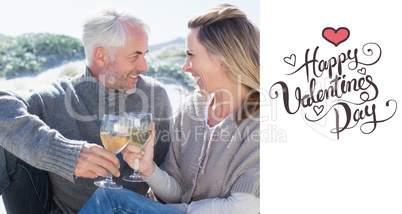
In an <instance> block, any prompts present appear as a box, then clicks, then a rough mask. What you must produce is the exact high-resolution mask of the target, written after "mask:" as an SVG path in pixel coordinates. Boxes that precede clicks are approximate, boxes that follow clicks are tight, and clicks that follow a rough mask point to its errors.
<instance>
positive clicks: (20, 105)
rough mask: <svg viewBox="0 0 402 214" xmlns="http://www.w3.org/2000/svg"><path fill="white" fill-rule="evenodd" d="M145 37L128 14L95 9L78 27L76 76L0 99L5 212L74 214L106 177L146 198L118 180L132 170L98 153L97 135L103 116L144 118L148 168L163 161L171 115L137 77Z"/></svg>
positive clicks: (138, 187) (137, 186) (158, 94)
mask: <svg viewBox="0 0 402 214" xmlns="http://www.w3.org/2000/svg"><path fill="white" fill-rule="evenodd" d="M148 31H149V28H148V26H147V25H146V24H145V23H144V22H143V21H142V20H141V19H139V18H138V17H136V16H135V15H133V14H132V13H131V12H129V11H126V10H123V9H119V8H106V9H102V10H99V11H97V12H96V13H94V14H93V15H92V16H90V17H89V18H88V19H87V20H86V21H85V22H84V25H83V44H84V47H85V53H86V58H87V68H86V70H85V71H83V74H82V75H79V76H77V77H75V78H71V79H66V78H64V79H61V80H58V81H56V82H54V83H53V84H52V85H49V86H45V87H43V88H41V89H37V90H34V91H30V92H27V93H22V94H18V95H16V94H13V93H11V92H0V129H1V131H0V193H2V196H3V201H4V204H5V207H6V209H7V211H8V212H10V213H29V212H32V213H76V212H78V211H79V209H81V207H82V206H83V205H84V204H85V203H86V201H87V200H88V199H89V198H90V196H91V195H92V194H93V192H94V191H95V190H96V189H97V188H98V187H97V186H95V185H94V183H93V182H94V181H96V180H99V179H101V178H98V176H102V177H106V176H107V174H108V172H109V171H110V172H111V173H112V174H113V175H114V176H116V177H117V178H115V179H114V180H115V181H116V182H117V183H120V184H121V185H123V186H124V187H125V188H128V189H131V190H133V191H136V192H139V193H141V194H145V193H146V191H147V190H148V186H147V185H146V184H145V183H129V182H124V181H122V179H121V177H122V176H120V175H122V174H124V175H129V174H131V173H132V172H133V170H132V169H131V168H130V167H129V166H128V164H127V163H126V162H125V161H124V160H123V159H122V156H121V155H118V156H117V157H116V156H115V155H114V154H113V153H111V152H109V151H107V150H105V149H104V148H103V147H102V144H101V141H100V133H99V130H100V120H101V118H102V116H103V114H105V113H122V112H144V111H145V112H151V113H152V114H153V116H154V120H155V129H156V131H157V133H156V140H155V162H156V163H157V164H160V163H162V162H163V160H164V157H165V154H166V152H167V150H168V148H169V144H170V135H169V132H168V130H169V126H170V120H169V119H170V117H171V114H172V109H171V106H170V101H169V99H168V96H167V94H166V91H165V89H164V88H163V87H162V86H161V85H160V84H159V83H158V82H156V81H155V80H152V79H151V78H147V77H142V76H141V73H142V72H147V70H148V67H147V64H146V61H145V58H144V55H145V54H146V53H147V51H148ZM39 169H40V170H39ZM47 179H49V180H47ZM50 184H51V188H50Z"/></svg>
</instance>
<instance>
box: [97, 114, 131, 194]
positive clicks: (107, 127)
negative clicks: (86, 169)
mask: <svg viewBox="0 0 402 214" xmlns="http://www.w3.org/2000/svg"><path fill="white" fill-rule="evenodd" d="M128 131H129V126H128V120H127V118H126V117H125V116H123V115H113V114H105V115H104V116H103V120H102V124H101V128H100V136H101V140H102V144H103V146H104V147H105V148H106V149H107V150H109V151H111V152H113V153H114V154H115V155H117V154H119V153H120V152H121V151H122V150H123V149H124V148H125V147H126V146H127V143H128V138H129V135H128V134H129V132H128ZM94 183H95V185H97V186H99V187H103V188H107V189H121V188H122V187H123V186H122V185H118V184H116V183H115V182H114V181H113V178H112V174H111V173H110V172H109V175H108V176H107V177H106V178H105V180H101V181H95V182H94Z"/></svg>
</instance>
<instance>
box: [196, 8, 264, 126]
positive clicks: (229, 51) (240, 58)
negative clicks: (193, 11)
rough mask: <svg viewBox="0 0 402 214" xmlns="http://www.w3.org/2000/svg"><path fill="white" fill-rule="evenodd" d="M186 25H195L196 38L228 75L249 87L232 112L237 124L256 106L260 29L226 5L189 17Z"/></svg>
mask: <svg viewBox="0 0 402 214" xmlns="http://www.w3.org/2000/svg"><path fill="white" fill-rule="evenodd" d="M188 28H190V29H195V28H199V33H198V40H199V41H200V42H201V44H203V45H204V46H205V47H206V48H207V50H208V51H209V52H210V53H212V54H214V55H216V56H218V57H219V58H220V59H221V60H222V62H223V63H224V65H225V66H226V75H227V76H228V78H229V79H231V80H233V81H236V82H239V83H241V84H243V85H245V86H247V87H248V88H249V89H250V90H251V93H249V94H248V96H247V97H246V99H245V101H244V103H243V105H242V106H241V107H240V108H239V110H238V111H237V114H236V123H237V124H240V122H241V121H242V120H243V119H245V118H247V117H249V116H250V114H253V113H255V112H256V111H258V110H259V108H260V30H259V29H258V28H257V27H256V26H255V25H254V24H253V23H252V22H251V21H250V20H249V19H247V15H246V14H245V13H244V12H243V11H241V10H239V9H238V8H237V7H235V6H233V5H230V4H220V5H218V6H216V7H213V8H211V9H209V10H207V11H206V12H205V13H203V14H200V15H197V16H195V17H193V18H192V19H190V20H189V22H188Z"/></svg>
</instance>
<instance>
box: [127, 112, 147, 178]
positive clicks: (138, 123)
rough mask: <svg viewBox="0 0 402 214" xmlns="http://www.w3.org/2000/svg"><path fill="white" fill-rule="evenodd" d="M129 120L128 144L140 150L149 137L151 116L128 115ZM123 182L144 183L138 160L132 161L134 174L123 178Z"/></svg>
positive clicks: (143, 114)
mask: <svg viewBox="0 0 402 214" xmlns="http://www.w3.org/2000/svg"><path fill="white" fill-rule="evenodd" d="M127 117H128V118H129V124H130V128H129V130H130V131H129V133H130V138H129V142H128V143H129V144H130V145H134V146H137V147H138V148H142V147H144V146H145V144H146V143H147V142H148V140H149V138H150V137H151V133H152V129H151V124H152V114H151V113H130V114H128V115H127ZM123 180H125V181H128V182H144V181H145V180H144V178H143V176H142V175H141V174H140V172H139V160H138V159H135V160H134V173H133V174H132V175H130V176H124V177H123Z"/></svg>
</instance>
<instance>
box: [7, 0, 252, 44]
mask: <svg viewBox="0 0 402 214" xmlns="http://www.w3.org/2000/svg"><path fill="white" fill-rule="evenodd" d="M222 2H228V3H231V4H233V5H235V6H237V7H239V8H240V9H241V10H243V11H245V12H246V13H247V15H248V17H249V18H250V19H251V20H252V21H253V22H254V23H255V24H256V25H257V26H259V25H260V17H259V16H260V7H259V0H226V1H222V0H146V1H144V0H143V1H139V0H113V1H110V0H109V1H107V0H96V1H94V0H69V1H59V0H35V1H32V0H13V1H5V0H2V3H0V34H4V35H6V36H18V35H21V34H23V33H28V32H33V33H39V32H49V33H55V34H64V35H68V36H73V37H76V38H79V39H80V38H81V26H82V20H83V19H84V17H85V16H86V15H87V14H88V13H89V12H90V11H91V10H93V9H95V8H97V7H99V6H102V5H107V4H110V5H116V6H120V7H125V8H128V9H130V10H132V11H134V12H135V13H136V14H137V15H138V16H140V17H141V18H142V19H144V20H145V21H146V22H147V23H148V24H149V25H150V27H151V34H150V40H149V44H150V45H152V44H159V43H163V42H167V41H170V40H173V39H176V38H177V37H182V38H185V37H186V35H187V21H188V19H189V18H191V17H192V16H193V15H194V14H196V13H199V12H203V11H205V10H206V9H208V8H209V7H211V6H214V5H216V4H218V3H222Z"/></svg>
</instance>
